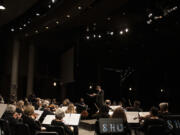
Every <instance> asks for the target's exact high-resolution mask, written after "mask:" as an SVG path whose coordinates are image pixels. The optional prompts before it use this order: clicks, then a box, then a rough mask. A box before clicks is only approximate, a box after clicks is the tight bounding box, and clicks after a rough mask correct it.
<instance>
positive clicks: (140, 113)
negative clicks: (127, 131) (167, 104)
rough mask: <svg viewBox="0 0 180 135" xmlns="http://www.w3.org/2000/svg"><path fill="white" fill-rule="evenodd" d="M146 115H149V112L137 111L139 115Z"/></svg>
mask: <svg viewBox="0 0 180 135" xmlns="http://www.w3.org/2000/svg"><path fill="white" fill-rule="evenodd" d="M147 115H150V112H139V116H140V117H145V116H147Z"/></svg>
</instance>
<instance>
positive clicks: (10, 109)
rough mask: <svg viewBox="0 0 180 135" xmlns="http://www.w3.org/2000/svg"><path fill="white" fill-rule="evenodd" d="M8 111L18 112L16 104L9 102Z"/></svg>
mask: <svg viewBox="0 0 180 135" xmlns="http://www.w3.org/2000/svg"><path fill="white" fill-rule="evenodd" d="M6 112H8V113H15V112H16V106H15V105H12V104H9V105H8V106H7V108H6Z"/></svg>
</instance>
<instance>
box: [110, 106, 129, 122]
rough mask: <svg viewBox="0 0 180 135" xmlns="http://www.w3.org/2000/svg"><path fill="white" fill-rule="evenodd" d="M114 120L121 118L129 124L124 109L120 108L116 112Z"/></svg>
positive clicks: (113, 116) (113, 115)
mask: <svg viewBox="0 0 180 135" xmlns="http://www.w3.org/2000/svg"><path fill="white" fill-rule="evenodd" d="M112 118H121V119H122V120H123V121H124V122H127V117H126V114H125V112H124V110H123V109H122V107H118V108H116V109H115V110H114V112H113V114H112Z"/></svg>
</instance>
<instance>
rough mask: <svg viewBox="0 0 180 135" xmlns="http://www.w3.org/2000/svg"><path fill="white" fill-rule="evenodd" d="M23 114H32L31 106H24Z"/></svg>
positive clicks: (32, 107) (32, 108)
mask: <svg viewBox="0 0 180 135" xmlns="http://www.w3.org/2000/svg"><path fill="white" fill-rule="evenodd" d="M24 114H25V115H28V116H30V115H32V114H34V106H32V105H27V106H25V107H24Z"/></svg>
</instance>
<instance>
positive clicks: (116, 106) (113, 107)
mask: <svg viewBox="0 0 180 135" xmlns="http://www.w3.org/2000/svg"><path fill="white" fill-rule="evenodd" d="M118 107H121V106H120V105H112V106H110V108H111V109H113V110H115V109H116V108H118Z"/></svg>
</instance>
